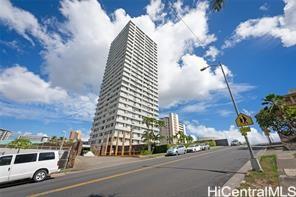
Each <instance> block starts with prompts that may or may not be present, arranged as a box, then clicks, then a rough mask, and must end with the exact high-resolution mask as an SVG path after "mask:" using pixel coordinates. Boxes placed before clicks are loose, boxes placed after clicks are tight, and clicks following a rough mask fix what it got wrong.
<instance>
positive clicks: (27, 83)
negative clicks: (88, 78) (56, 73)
mask: <svg viewBox="0 0 296 197" xmlns="http://www.w3.org/2000/svg"><path fill="white" fill-rule="evenodd" d="M0 94H1V95H3V96H4V97H6V98H8V99H11V100H14V101H17V102H29V103H30V102H40V103H50V102H55V101H59V100H62V99H65V98H66V97H67V96H68V95H67V92H66V91H65V90H63V89H61V88H59V87H52V86H51V85H50V84H49V83H47V82H45V81H43V80H42V79H41V78H40V77H39V76H37V75H35V74H34V73H32V72H29V71H28V70H27V69H26V68H25V67H21V66H14V67H10V68H7V69H2V70H0Z"/></svg>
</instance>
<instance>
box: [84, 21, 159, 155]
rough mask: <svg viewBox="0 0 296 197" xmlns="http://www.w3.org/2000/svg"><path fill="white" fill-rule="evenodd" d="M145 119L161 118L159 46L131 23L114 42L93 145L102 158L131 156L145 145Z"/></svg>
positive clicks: (104, 81) (104, 82) (96, 120)
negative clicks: (141, 145)
mask: <svg viewBox="0 0 296 197" xmlns="http://www.w3.org/2000/svg"><path fill="white" fill-rule="evenodd" d="M145 116H146V117H154V118H158V71H157V46H156V43H155V42H153V41H152V40H151V39H150V38H149V37H148V36H147V35H146V34H145V33H144V32H143V31H141V30H140V29H139V28H138V27H137V26H136V25H135V24H134V23H132V22H131V21H130V22H128V24H127V25H126V26H125V27H124V28H123V30H122V31H121V32H120V33H119V34H118V36H117V37H116V38H115V39H114V40H113V42H112V43H111V47H110V51H109V55H108V60H107V65H106V68H105V73H104V77H103V82H102V85H101V90H100V96H99V99H98V104H97V109H96V113H95V118H94V121H93V126H92V132H91V135H90V143H91V145H92V146H94V147H96V148H97V150H98V152H99V154H101V155H119V154H127V152H129V153H131V151H134V150H131V149H132V148H134V147H137V146H139V145H140V144H143V141H142V135H143V133H144V131H146V130H147V127H146V125H145V124H144V123H143V117H145ZM150 129H151V128H150ZM153 129H154V131H155V132H159V130H158V129H157V128H153ZM131 144H132V146H131ZM122 147H125V149H122Z"/></svg>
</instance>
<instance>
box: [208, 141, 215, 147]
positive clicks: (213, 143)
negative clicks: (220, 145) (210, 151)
mask: <svg viewBox="0 0 296 197" xmlns="http://www.w3.org/2000/svg"><path fill="white" fill-rule="evenodd" d="M207 144H208V145H209V146H211V147H212V146H216V142H215V141H214V140H211V141H208V142H207Z"/></svg>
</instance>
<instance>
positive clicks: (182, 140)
mask: <svg viewBox="0 0 296 197" xmlns="http://www.w3.org/2000/svg"><path fill="white" fill-rule="evenodd" d="M174 138H175V139H177V143H178V144H182V143H185V142H186V139H187V136H186V135H185V134H184V133H183V132H181V131H179V132H177V133H176V134H175V135H174Z"/></svg>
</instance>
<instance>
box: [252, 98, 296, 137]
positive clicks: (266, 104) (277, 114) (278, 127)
mask: <svg viewBox="0 0 296 197" xmlns="http://www.w3.org/2000/svg"><path fill="white" fill-rule="evenodd" d="M262 105H263V109H261V110H260V111H259V113H258V114H256V116H255V117H256V121H257V122H258V124H259V125H260V127H261V128H262V129H263V130H264V129H270V130H273V131H276V132H278V133H279V134H282V135H285V136H294V135H296V107H295V106H287V105H286V104H285V101H284V98H283V97H282V96H278V95H275V94H269V95H267V96H266V97H265V98H264V99H263V102H262Z"/></svg>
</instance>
